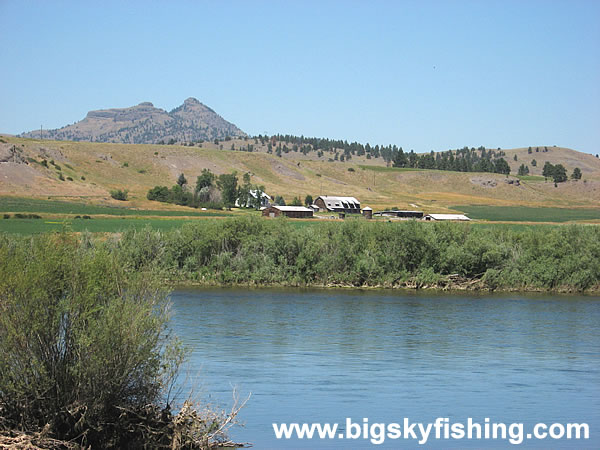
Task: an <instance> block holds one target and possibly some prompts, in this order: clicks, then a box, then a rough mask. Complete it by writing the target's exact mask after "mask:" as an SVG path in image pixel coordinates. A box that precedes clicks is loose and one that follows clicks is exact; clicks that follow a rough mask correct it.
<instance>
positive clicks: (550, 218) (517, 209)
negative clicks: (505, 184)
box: [453, 205, 600, 223]
mask: <svg viewBox="0 0 600 450" xmlns="http://www.w3.org/2000/svg"><path fill="white" fill-rule="evenodd" d="M453 209H456V210H459V211H463V212H464V213H465V214H467V215H468V216H469V217H470V218H471V219H481V220H489V221H505V222H555V223H557V222H558V223H560V222H571V221H600V208H594V209H592V208H570V209H569V208H534V207H527V206H484V205H470V206H454V207H453Z"/></svg>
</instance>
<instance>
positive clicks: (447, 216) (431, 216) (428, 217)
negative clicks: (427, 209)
mask: <svg viewBox="0 0 600 450" xmlns="http://www.w3.org/2000/svg"><path fill="white" fill-rule="evenodd" d="M423 219H425V220H436V221H439V220H460V221H465V220H471V219H469V218H468V217H467V216H465V215H464V214H427V215H426V216H425V217H424V218H423Z"/></svg>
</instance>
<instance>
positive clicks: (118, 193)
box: [110, 189, 129, 202]
mask: <svg viewBox="0 0 600 450" xmlns="http://www.w3.org/2000/svg"><path fill="white" fill-rule="evenodd" d="M128 192H129V191H127V189H115V190H112V191H110V196H111V197H112V198H114V199H115V200H120V201H122V202H124V201H127V193H128Z"/></svg>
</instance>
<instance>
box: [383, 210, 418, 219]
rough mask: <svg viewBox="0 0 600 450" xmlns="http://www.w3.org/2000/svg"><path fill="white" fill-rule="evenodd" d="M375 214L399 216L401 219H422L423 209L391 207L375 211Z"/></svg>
mask: <svg viewBox="0 0 600 450" xmlns="http://www.w3.org/2000/svg"><path fill="white" fill-rule="evenodd" d="M375 215H376V216H382V217H383V216H385V217H399V218H401V219H422V218H423V211H400V210H397V209H391V210H387V211H378V212H376V213H375Z"/></svg>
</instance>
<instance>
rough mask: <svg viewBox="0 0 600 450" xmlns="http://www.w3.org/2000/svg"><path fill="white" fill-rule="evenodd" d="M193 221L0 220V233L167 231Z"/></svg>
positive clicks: (132, 219) (126, 218) (114, 219)
mask: <svg viewBox="0 0 600 450" xmlns="http://www.w3.org/2000/svg"><path fill="white" fill-rule="evenodd" d="M196 220H197V219H196ZM194 221H195V220H194V219H146V218H142V219H135V218H130V217H123V218H121V219H118V218H94V219H90V220H86V219H73V220H65V221H59V220H50V219H0V232H6V233H19V234H36V233H45V232H52V231H70V232H81V231H90V232H92V233H111V232H118V231H125V230H127V229H129V228H135V229H141V228H145V227H147V226H149V227H151V228H152V229H155V230H162V231H167V230H172V229H174V228H178V227H180V226H182V225H183V224H184V223H188V222H194Z"/></svg>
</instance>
